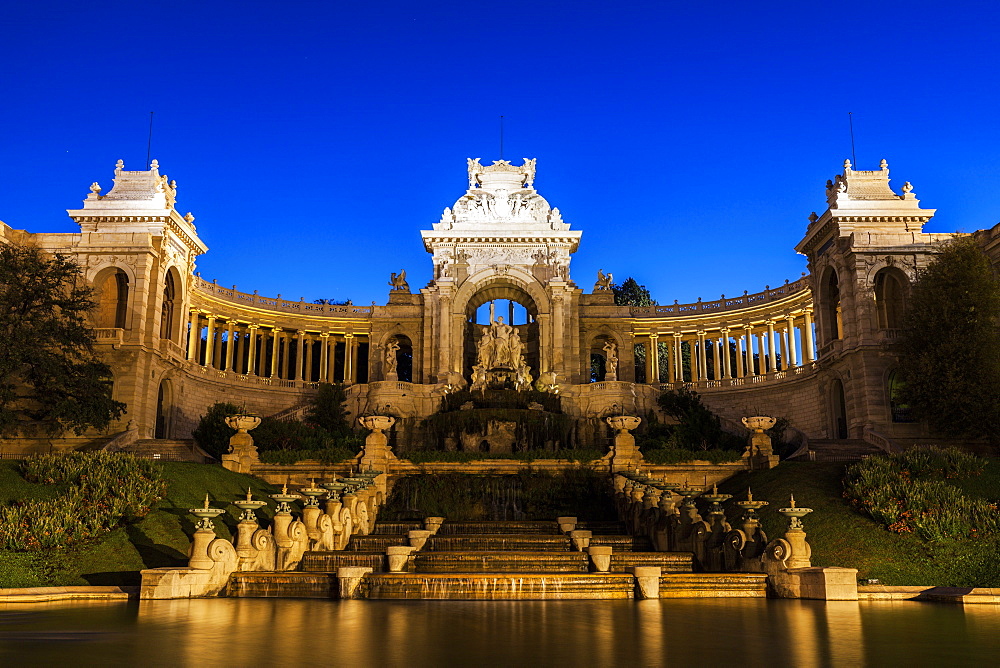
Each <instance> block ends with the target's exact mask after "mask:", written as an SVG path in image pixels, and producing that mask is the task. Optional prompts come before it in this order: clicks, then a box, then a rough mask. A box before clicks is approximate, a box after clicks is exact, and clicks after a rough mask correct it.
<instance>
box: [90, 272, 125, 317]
mask: <svg viewBox="0 0 1000 668" xmlns="http://www.w3.org/2000/svg"><path fill="white" fill-rule="evenodd" d="M93 284H94V297H95V301H96V302H97V308H96V310H95V315H94V325H95V326H96V327H98V328H113V327H117V328H118V329H128V327H129V317H128V315H129V311H128V305H129V295H130V292H131V281H130V280H129V276H128V274H127V273H125V271H124V270H122V269H119V268H117V267H107V268H105V269H102V270H101V271H100V272H98V274H97V275H96V276H95V277H94V281H93Z"/></svg>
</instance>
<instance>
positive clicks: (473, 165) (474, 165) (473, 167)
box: [466, 158, 483, 190]
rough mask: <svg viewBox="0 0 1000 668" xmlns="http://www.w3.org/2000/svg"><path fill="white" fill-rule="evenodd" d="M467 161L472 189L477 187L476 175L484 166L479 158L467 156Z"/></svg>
mask: <svg viewBox="0 0 1000 668" xmlns="http://www.w3.org/2000/svg"><path fill="white" fill-rule="evenodd" d="M466 161H467V162H468V165H469V190H472V189H473V188H475V187H476V177H477V176H478V174H479V171H480V170H481V169H482V168H483V166H482V165H480V164H479V158H466Z"/></svg>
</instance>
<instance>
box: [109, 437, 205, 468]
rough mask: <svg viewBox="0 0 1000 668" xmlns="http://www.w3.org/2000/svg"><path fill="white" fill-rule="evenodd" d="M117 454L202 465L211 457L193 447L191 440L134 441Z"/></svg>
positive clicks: (152, 439)
mask: <svg viewBox="0 0 1000 668" xmlns="http://www.w3.org/2000/svg"><path fill="white" fill-rule="evenodd" d="M118 452H128V453H131V454H134V455H135V456H137V457H143V458H146V459H154V460H157V461H162V462H198V463H199V464H204V463H205V462H207V461H211V459H212V457H211V456H210V455H209V454H208V453H207V452H205V451H204V450H202V449H201V448H199V447H198V446H197V445H195V442H194V441H193V440H190V439H189V440H182V439H168V438H145V439H140V440H138V441H135V442H134V443H132V444H131V445H128V446H126V447H124V448H122V449H121V450H118Z"/></svg>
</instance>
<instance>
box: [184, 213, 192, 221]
mask: <svg viewBox="0 0 1000 668" xmlns="http://www.w3.org/2000/svg"><path fill="white" fill-rule="evenodd" d="M184 220H186V221H187V222H189V223H193V222H194V215H193V214H192V213H191V212H190V211H188V212H187V214H186V215H185V216H184Z"/></svg>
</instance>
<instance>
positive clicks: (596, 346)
mask: <svg viewBox="0 0 1000 668" xmlns="http://www.w3.org/2000/svg"><path fill="white" fill-rule="evenodd" d="M620 355H621V351H620V350H619V349H618V343H617V342H616V341H615V340H614V338H613V337H611V336H608V335H606V334H605V335H601V336H596V337H594V338H593V339H592V340H591V342H590V368H589V370H588V371H589V373H587V374H586V377H587V378H589V379H590V382H591V383H599V382H601V381H605V380H618V369H619V365H618V362H619V356H620Z"/></svg>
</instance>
